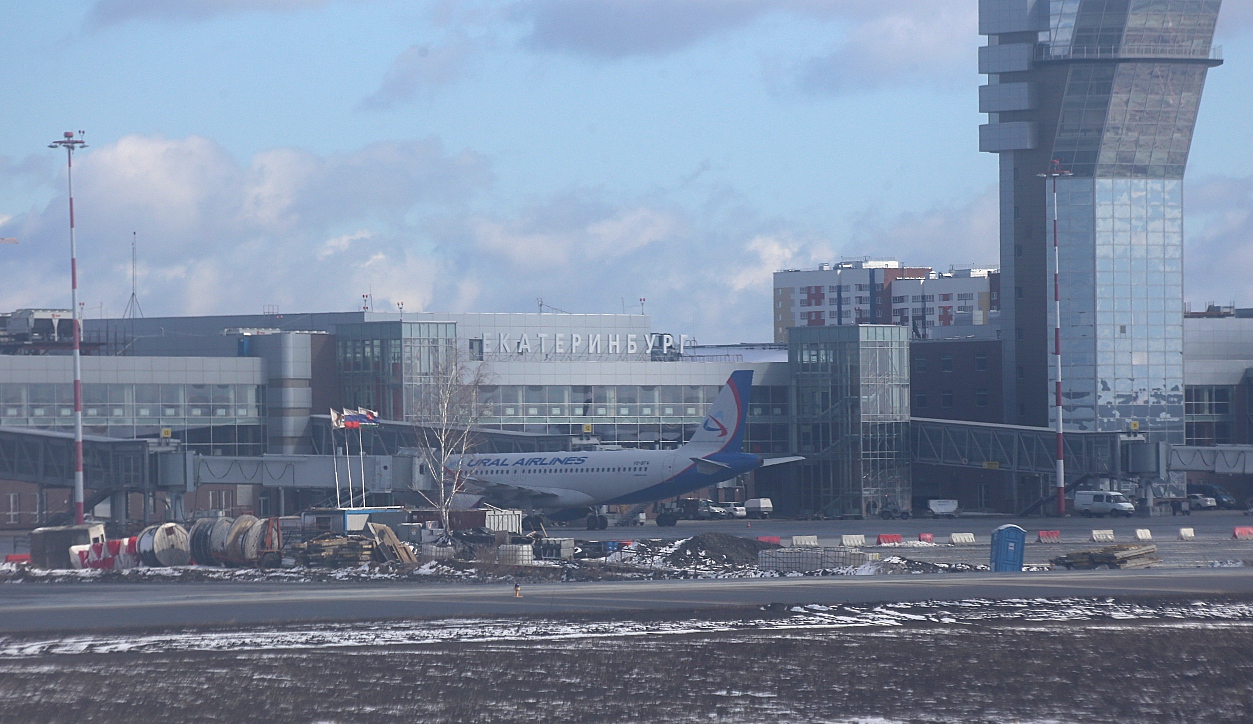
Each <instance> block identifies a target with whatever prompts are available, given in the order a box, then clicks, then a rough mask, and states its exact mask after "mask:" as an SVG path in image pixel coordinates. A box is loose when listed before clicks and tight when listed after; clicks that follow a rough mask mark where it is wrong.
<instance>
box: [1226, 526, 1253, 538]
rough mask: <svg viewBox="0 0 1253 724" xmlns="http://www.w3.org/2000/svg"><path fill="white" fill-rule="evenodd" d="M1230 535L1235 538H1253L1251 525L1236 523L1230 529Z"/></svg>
mask: <svg viewBox="0 0 1253 724" xmlns="http://www.w3.org/2000/svg"><path fill="white" fill-rule="evenodd" d="M1231 537H1232V538H1235V539H1236V540H1253V525H1238V526H1236V527H1235V529H1234V530H1232V531H1231Z"/></svg>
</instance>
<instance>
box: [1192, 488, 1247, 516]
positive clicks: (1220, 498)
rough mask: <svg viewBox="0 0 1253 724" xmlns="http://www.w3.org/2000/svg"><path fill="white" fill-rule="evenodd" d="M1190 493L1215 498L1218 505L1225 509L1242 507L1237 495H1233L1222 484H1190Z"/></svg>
mask: <svg viewBox="0 0 1253 724" xmlns="http://www.w3.org/2000/svg"><path fill="white" fill-rule="evenodd" d="M1188 493H1189V494H1192V493H1196V494H1199V495H1203V496H1205V497H1207V498H1213V499H1214V502H1215V503H1217V504H1218V507H1219V508H1222V509H1223V510H1239V508H1240V503H1239V502H1237V501H1236V496H1234V495H1232V494H1231V493H1230V492H1228V490H1227V489H1226V488H1224V487H1223V486H1221V485H1213V484H1211V483H1194V484H1192V485H1189V486H1188Z"/></svg>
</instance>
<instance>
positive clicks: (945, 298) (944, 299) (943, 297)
mask: <svg viewBox="0 0 1253 724" xmlns="http://www.w3.org/2000/svg"><path fill="white" fill-rule="evenodd" d="M940 301H941V302H951V301H953V295H952V294H941V295H940Z"/></svg>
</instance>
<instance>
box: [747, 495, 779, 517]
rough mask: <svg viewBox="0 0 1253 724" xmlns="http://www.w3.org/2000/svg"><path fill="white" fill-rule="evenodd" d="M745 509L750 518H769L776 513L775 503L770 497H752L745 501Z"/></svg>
mask: <svg viewBox="0 0 1253 724" xmlns="http://www.w3.org/2000/svg"><path fill="white" fill-rule="evenodd" d="M744 510H745V512H746V513H748V517H750V518H769V517H770V516H771V515H773V514H774V503H772V502H770V498H751V499H749V500H746V501H744Z"/></svg>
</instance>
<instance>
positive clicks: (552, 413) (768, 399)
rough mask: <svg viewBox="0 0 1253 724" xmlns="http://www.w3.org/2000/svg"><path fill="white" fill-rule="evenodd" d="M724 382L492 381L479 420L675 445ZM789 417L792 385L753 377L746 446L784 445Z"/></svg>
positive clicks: (482, 394) (780, 448)
mask: <svg viewBox="0 0 1253 724" xmlns="http://www.w3.org/2000/svg"><path fill="white" fill-rule="evenodd" d="M721 390H722V386H721V385H589V386H577V385H487V386H484V387H482V388H480V390H479V411H480V415H481V417H480V418H479V424H480V425H482V426H483V427H487V428H492V429H499V430H514V431H519V432H538V433H548V434H559V435H574V436H576V437H578V436H587V435H590V436H593V437H595V438H596V439H598V440H600V441H601V442H602V443H606V444H620V445H623V446H626V447H640V448H647V449H662V448H673V447H678V446H679V445H682V444H683V443H685V442H687V441H688V440H689V439H691V437H692V434H693V433H694V432H695V431H696V426H697V425H699V424H700V422H701V420H703V419H704V418H705V413H706V411H707V410H708V409H709V405H710V404H711V403H713V401H714V398H716V397H717V396H718V393H719V392H720V391H721ZM790 420H791V403H790V390H789V388H788V387H786V386H762V385H754V386H753V389H752V392H751V395H750V402H749V408H748V429H747V430H746V434H745V439H744V449H745V450H746V451H748V452H753V453H759V454H772V453H774V454H784V453H786V452H787V451H788V450H790V449H791V448H790V433H789V425H788V423H789V421H790ZM589 425H590V426H591V428H590V431H589V430H588V426H589Z"/></svg>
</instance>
